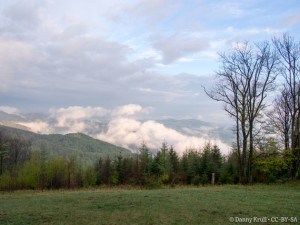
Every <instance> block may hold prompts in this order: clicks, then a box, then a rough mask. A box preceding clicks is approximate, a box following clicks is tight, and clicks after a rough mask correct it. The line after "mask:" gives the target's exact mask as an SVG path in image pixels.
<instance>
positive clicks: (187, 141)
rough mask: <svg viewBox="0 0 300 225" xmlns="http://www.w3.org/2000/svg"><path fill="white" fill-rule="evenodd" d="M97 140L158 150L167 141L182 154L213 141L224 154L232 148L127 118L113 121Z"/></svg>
mask: <svg viewBox="0 0 300 225" xmlns="http://www.w3.org/2000/svg"><path fill="white" fill-rule="evenodd" d="M97 138H99V139H101V140H105V141H108V142H110V143H113V144H116V145H120V146H123V147H126V148H129V147H130V146H132V145H134V146H138V145H139V144H140V143H141V142H142V141H145V142H146V143H147V145H148V146H149V148H152V149H158V148H159V146H161V144H162V142H164V141H166V142H167V143H168V144H170V145H173V146H174V148H175V150H176V151H177V152H178V153H180V154H181V153H183V152H184V151H185V150H186V148H189V147H195V148H198V147H202V146H204V145H205V144H207V143H208V142H209V141H211V142H212V143H213V144H217V145H218V146H219V147H220V148H221V151H222V153H224V154H227V153H229V151H230V147H229V146H228V145H227V144H225V143H223V142H222V141H220V140H209V139H205V138H201V137H195V136H187V135H184V134H181V133H179V132H178V131H176V130H174V129H170V128H167V127H165V126H164V125H163V124H161V123H157V122H155V121H152V120H148V121H146V122H139V121H137V120H135V119H129V118H125V117H123V118H115V119H112V120H111V121H110V122H109V124H108V130H107V132H102V133H100V134H98V135H97Z"/></svg>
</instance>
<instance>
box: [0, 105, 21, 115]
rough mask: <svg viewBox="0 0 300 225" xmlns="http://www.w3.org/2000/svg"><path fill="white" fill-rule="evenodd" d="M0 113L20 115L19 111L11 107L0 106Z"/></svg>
mask: <svg viewBox="0 0 300 225" xmlns="http://www.w3.org/2000/svg"><path fill="white" fill-rule="evenodd" d="M0 111H3V112H6V113H8V114H15V115H19V114H20V111H19V109H17V108H15V107H11V106H0Z"/></svg>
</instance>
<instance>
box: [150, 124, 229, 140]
mask: <svg viewBox="0 0 300 225" xmlns="http://www.w3.org/2000/svg"><path fill="white" fill-rule="evenodd" d="M156 121H157V122H158V123H161V124H163V125H164V126H166V127H168V128H172V129H174V130H176V131H178V132H180V133H183V134H185V135H189V136H196V137H204V138H208V139H210V138H211V139H220V140H222V141H223V142H224V143H226V144H228V145H231V144H232V142H233V140H234V134H233V132H232V129H231V128H230V127H228V126H219V125H217V124H214V123H209V122H205V121H202V120H197V119H182V120H178V119H164V120H156Z"/></svg>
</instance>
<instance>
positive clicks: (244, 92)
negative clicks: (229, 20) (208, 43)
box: [206, 42, 277, 183]
mask: <svg viewBox="0 0 300 225" xmlns="http://www.w3.org/2000/svg"><path fill="white" fill-rule="evenodd" d="M220 58H221V64H222V66H221V68H220V71H219V72H218V73H217V74H216V75H217V79H218V82H217V83H216V85H215V87H214V89H212V90H211V91H206V93H207V94H208V96H209V97H211V98H212V99H214V100H216V101H220V102H223V103H224V109H225V111H226V112H227V113H228V114H229V115H230V116H231V117H233V118H234V120H235V132H236V148H237V149H236V150H237V153H238V161H239V173H240V175H239V176H240V182H242V183H245V182H252V164H253V151H254V132H253V131H254V129H255V125H256V120H257V118H258V117H259V116H260V114H261V112H262V110H263V109H264V108H265V105H264V101H265V98H266V97H267V93H268V92H270V91H271V90H272V88H273V84H274V81H275V77H276V74H275V73H274V72H275V67H276V64H277V57H276V54H275V52H273V51H272V50H271V48H270V44H269V43H268V42H263V43H257V44H254V45H250V44H249V43H247V42H245V43H242V44H241V43H240V44H237V46H236V47H234V48H233V49H231V51H229V53H227V54H226V53H223V54H220Z"/></svg>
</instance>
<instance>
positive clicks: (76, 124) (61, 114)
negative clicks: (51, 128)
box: [49, 106, 107, 133]
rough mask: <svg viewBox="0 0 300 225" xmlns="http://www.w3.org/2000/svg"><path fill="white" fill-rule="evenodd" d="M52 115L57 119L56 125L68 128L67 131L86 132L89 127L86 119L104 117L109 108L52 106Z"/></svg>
mask: <svg viewBox="0 0 300 225" xmlns="http://www.w3.org/2000/svg"><path fill="white" fill-rule="evenodd" d="M49 112H50V117H51V118H54V119H56V121H57V123H56V124H55V126H57V127H60V128H67V131H66V132H67V133H74V132H84V131H85V129H86V128H87V125H86V123H85V122H84V120H89V119H93V118H99V117H103V116H104V115H106V114H107V110H106V109H104V108H101V107H90V106H88V107H81V106H70V107H68V108H59V109H55V108H52V109H50V110H49Z"/></svg>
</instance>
